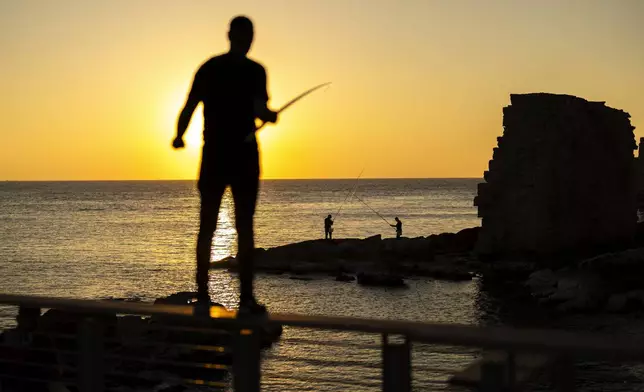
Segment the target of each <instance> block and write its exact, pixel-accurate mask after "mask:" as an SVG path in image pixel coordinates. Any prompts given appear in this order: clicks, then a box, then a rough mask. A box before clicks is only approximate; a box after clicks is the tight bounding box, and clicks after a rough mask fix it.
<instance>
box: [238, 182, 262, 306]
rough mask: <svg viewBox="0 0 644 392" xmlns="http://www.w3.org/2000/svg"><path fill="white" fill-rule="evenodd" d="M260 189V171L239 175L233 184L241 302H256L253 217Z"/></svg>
mask: <svg viewBox="0 0 644 392" xmlns="http://www.w3.org/2000/svg"><path fill="white" fill-rule="evenodd" d="M258 190H259V171H257V173H254V172H252V171H251V172H250V173H244V175H239V176H238V177H237V178H236V179H235V181H233V183H232V184H231V191H232V194H233V200H234V202H235V226H236V227H237V245H238V246H237V248H238V251H237V260H238V262H239V263H238V265H239V283H240V296H239V300H240V303H241V304H244V303H248V302H250V303H254V302H255V296H254V294H253V278H254V271H253V269H254V263H253V261H254V260H253V258H254V256H253V254H254V252H255V238H254V235H255V233H254V230H253V217H254V215H255V206H256V204H257V192H258Z"/></svg>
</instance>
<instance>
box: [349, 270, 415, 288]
mask: <svg viewBox="0 0 644 392" xmlns="http://www.w3.org/2000/svg"><path fill="white" fill-rule="evenodd" d="M357 279H358V284H359V285H362V286H379V287H396V288H401V287H407V284H406V283H405V280H404V279H403V278H402V277H401V276H396V275H391V274H382V273H371V272H360V273H358V275H357Z"/></svg>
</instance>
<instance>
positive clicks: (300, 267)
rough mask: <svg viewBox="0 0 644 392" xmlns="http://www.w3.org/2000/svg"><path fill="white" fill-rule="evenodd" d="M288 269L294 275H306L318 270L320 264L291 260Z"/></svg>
mask: <svg viewBox="0 0 644 392" xmlns="http://www.w3.org/2000/svg"><path fill="white" fill-rule="evenodd" d="M289 270H290V271H291V272H292V273H294V274H296V275H306V274H312V273H317V272H320V266H319V265H318V264H317V263H308V262H291V265H290V267H289Z"/></svg>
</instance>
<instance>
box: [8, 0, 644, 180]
mask: <svg viewBox="0 0 644 392" xmlns="http://www.w3.org/2000/svg"><path fill="white" fill-rule="evenodd" d="M237 14H246V15H248V16H250V17H251V18H252V19H253V21H254V22H255V29H256V40H255V44H254V46H253V48H252V50H251V53H250V57H251V58H253V59H256V60H258V61H259V62H261V63H262V64H264V65H265V67H266V68H267V71H268V77H269V80H268V83H269V93H270V94H271V101H270V104H271V106H272V107H275V108H277V107H279V106H281V104H283V103H284V102H286V101H288V100H289V99H290V98H292V97H293V96H295V95H297V94H299V93H300V92H302V91H304V90H306V89H308V88H310V87H311V86H313V85H316V84H319V83H322V82H327V81H331V82H333V85H332V86H331V88H329V89H328V90H326V91H319V92H316V93H314V94H313V95H311V96H309V97H307V98H306V99H304V100H302V101H301V102H299V103H298V104H297V105H294V106H293V107H292V108H290V109H289V110H288V111H286V112H284V114H283V116H282V117H281V120H280V123H279V124H278V125H277V126H269V127H266V128H265V129H264V130H263V131H262V132H261V137H260V143H261V147H262V152H263V153H262V161H263V176H264V178H354V177H356V176H357V175H358V173H360V171H361V170H362V169H363V168H365V170H364V174H363V176H364V177H371V178H373V177H481V176H482V174H483V171H484V170H486V168H487V164H488V160H489V159H490V158H491V155H492V147H494V146H495V144H496V137H497V136H500V135H501V134H502V131H503V130H502V127H501V121H502V108H503V106H506V105H508V104H509V94H510V93H524V92H541V91H543V92H554V93H567V94H573V95H578V96H581V97H583V98H586V99H589V100H600V101H606V102H607V104H608V105H609V106H612V107H616V108H620V109H623V110H626V111H628V112H629V113H631V116H632V118H631V121H632V123H633V125H635V126H636V127H638V129H636V135H637V136H638V137H639V136H640V135H642V136H644V22H643V21H644V1H642V0H602V1H599V0H539V1H533V0H388V1H384V0H316V1H313V0H271V1H266V0H256V1H251V0H248V1H245V0H235V1H216V0H109V1H108V0H103V1H99V0H56V1H52V0H2V1H0V49H1V57H0V91H1V92H2V93H1V94H0V136H1V137H2V141H3V149H2V150H3V151H2V153H1V154H0V180H115V179H190V178H195V176H196V174H197V165H198V160H199V153H200V145H201V126H202V118H201V111H200V110H199V111H198V112H197V113H195V116H194V117H193V121H192V124H191V127H190V129H189V130H188V134H187V137H186V138H187V143H188V147H187V149H185V150H182V151H175V150H173V149H171V147H170V143H171V140H172V137H173V135H174V133H175V124H176V118H177V114H178V112H179V110H180V109H181V106H182V104H183V101H184V99H185V97H186V94H187V91H188V88H189V85H190V83H191V81H192V77H193V74H194V71H195V70H196V69H197V67H198V66H199V65H200V64H201V63H202V62H203V61H205V60H206V59H208V58H209V57H210V56H212V55H215V54H218V53H221V52H224V51H226V50H227V48H228V42H227V39H226V32H227V27H228V22H229V20H230V19H231V18H232V17H233V16H235V15H237Z"/></svg>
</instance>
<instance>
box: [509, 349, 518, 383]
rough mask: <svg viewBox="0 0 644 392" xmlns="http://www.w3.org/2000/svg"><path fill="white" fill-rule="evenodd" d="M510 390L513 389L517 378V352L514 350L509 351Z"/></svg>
mask: <svg viewBox="0 0 644 392" xmlns="http://www.w3.org/2000/svg"><path fill="white" fill-rule="evenodd" d="M507 366H508V380H507V382H508V390H510V391H513V390H514V385H515V384H516V379H517V364H516V354H515V353H514V351H508V363H507Z"/></svg>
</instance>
